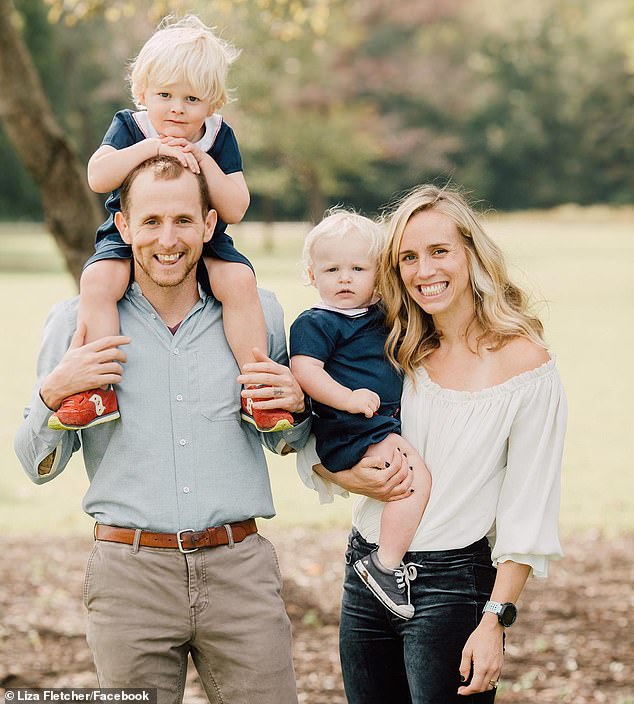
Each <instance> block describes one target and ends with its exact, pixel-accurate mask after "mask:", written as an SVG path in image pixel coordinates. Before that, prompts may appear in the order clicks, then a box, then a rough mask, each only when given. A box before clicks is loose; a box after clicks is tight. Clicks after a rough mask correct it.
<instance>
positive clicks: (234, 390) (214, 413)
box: [196, 352, 241, 421]
mask: <svg viewBox="0 0 634 704" xmlns="http://www.w3.org/2000/svg"><path fill="white" fill-rule="evenodd" d="M196 371H197V374H198V393H199V401H200V412H201V414H202V415H203V416H204V417H205V418H207V419H208V420H210V421H227V420H239V418H240V390H241V387H240V384H238V382H237V381H236V377H237V376H238V374H239V373H240V370H239V369H238V365H237V364H236V362H235V361H234V359H233V357H228V356H227V355H226V354H214V353H213V352H198V353H197V355H196Z"/></svg>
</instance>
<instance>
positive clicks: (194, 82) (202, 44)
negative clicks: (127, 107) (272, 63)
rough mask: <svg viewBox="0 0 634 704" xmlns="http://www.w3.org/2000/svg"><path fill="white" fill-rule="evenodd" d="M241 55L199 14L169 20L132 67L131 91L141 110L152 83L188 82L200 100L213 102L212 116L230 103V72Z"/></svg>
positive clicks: (160, 25) (159, 27)
mask: <svg viewBox="0 0 634 704" xmlns="http://www.w3.org/2000/svg"><path fill="white" fill-rule="evenodd" d="M239 55H240V52H239V50H238V49H236V48H235V47H234V46H233V45H232V44H230V43H229V42H226V41H225V40H224V39H221V38H220V37H217V36H216V35H215V34H214V32H213V30H212V29H211V28H209V27H207V26H206V25H204V24H203V23H202V22H201V21H200V19H199V18H198V17H197V16H196V15H186V16H185V17H183V18H182V19H180V20H176V19H175V18H174V17H172V16H169V17H165V18H164V19H163V20H162V21H161V23H160V24H159V26H158V28H157V30H156V32H154V34H153V35H152V36H151V37H150V38H149V39H148V40H147V42H146V43H145V44H144V45H143V48H142V49H141V51H140V52H139V54H138V56H137V57H136V59H134V61H133V62H132V64H131V66H130V79H129V80H130V89H131V92H132V98H133V100H134V102H135V104H136V105H137V107H143V104H142V96H143V94H144V93H145V91H146V90H147V87H148V84H149V83H151V82H152V83H156V84H158V85H160V86H161V85H163V86H167V85H170V84H172V83H175V82H177V81H181V80H184V81H186V82H187V83H189V85H190V86H191V88H192V91H193V92H194V93H195V94H196V97H198V98H202V99H205V100H209V101H210V113H211V112H215V111H216V110H219V109H220V108H221V107H222V106H223V105H225V103H227V101H228V100H229V96H228V93H227V86H226V83H227V73H228V71H229V66H231V64H232V63H233V62H234V61H235V60H236V59H237V58H238V56H239Z"/></svg>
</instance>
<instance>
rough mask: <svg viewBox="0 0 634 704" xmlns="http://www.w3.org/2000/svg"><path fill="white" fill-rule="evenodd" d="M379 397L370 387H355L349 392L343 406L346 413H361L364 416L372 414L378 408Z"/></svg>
mask: <svg viewBox="0 0 634 704" xmlns="http://www.w3.org/2000/svg"><path fill="white" fill-rule="evenodd" d="M380 405H381V399H380V398H379V395H378V394H375V393H374V391H370V389H355V391H351V392H350V396H349V397H348V403H347V404H346V407H345V408H344V410H345V411H348V413H363V415H364V416H365V417H366V418H372V416H373V415H374V414H375V413H376V411H378V410H379V406H380Z"/></svg>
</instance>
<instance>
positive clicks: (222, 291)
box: [204, 257, 267, 369]
mask: <svg viewBox="0 0 634 704" xmlns="http://www.w3.org/2000/svg"><path fill="white" fill-rule="evenodd" d="M204 261H205V266H206V267H207V272H208V273H209V281H210V282H211V289H212V291H213V293H214V296H215V297H216V298H217V299H218V300H219V301H220V302H221V303H222V324H223V326H224V329H225V337H226V338H227V342H228V343H229V347H231V351H232V352H233V356H234V357H235V358H236V361H237V362H238V366H239V367H240V369H242V367H243V366H244V365H245V364H247V363H249V362H253V361H255V360H254V358H253V348H254V347H257V348H258V349H259V350H260V351H261V352H263V353H264V354H266V353H267V342H266V323H265V322H264V312H263V311H262V304H261V303H260V297H259V296H258V292H257V287H256V281H255V274H254V273H253V272H252V271H251V269H249V267H248V266H246V265H245V264H241V263H239V262H225V261H223V260H222V259H213V258H211V257H205V260H204Z"/></svg>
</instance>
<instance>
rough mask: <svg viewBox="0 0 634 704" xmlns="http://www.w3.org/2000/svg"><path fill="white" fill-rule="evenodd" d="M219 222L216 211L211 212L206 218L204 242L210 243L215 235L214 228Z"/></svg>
mask: <svg viewBox="0 0 634 704" xmlns="http://www.w3.org/2000/svg"><path fill="white" fill-rule="evenodd" d="M217 222H218V213H217V212H216V211H215V210H213V209H212V210H210V211H209V212H208V213H207V217H206V218H205V234H204V235H203V242H209V240H210V239H211V236H212V235H213V234H214V228H215V227H216V223H217Z"/></svg>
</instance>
